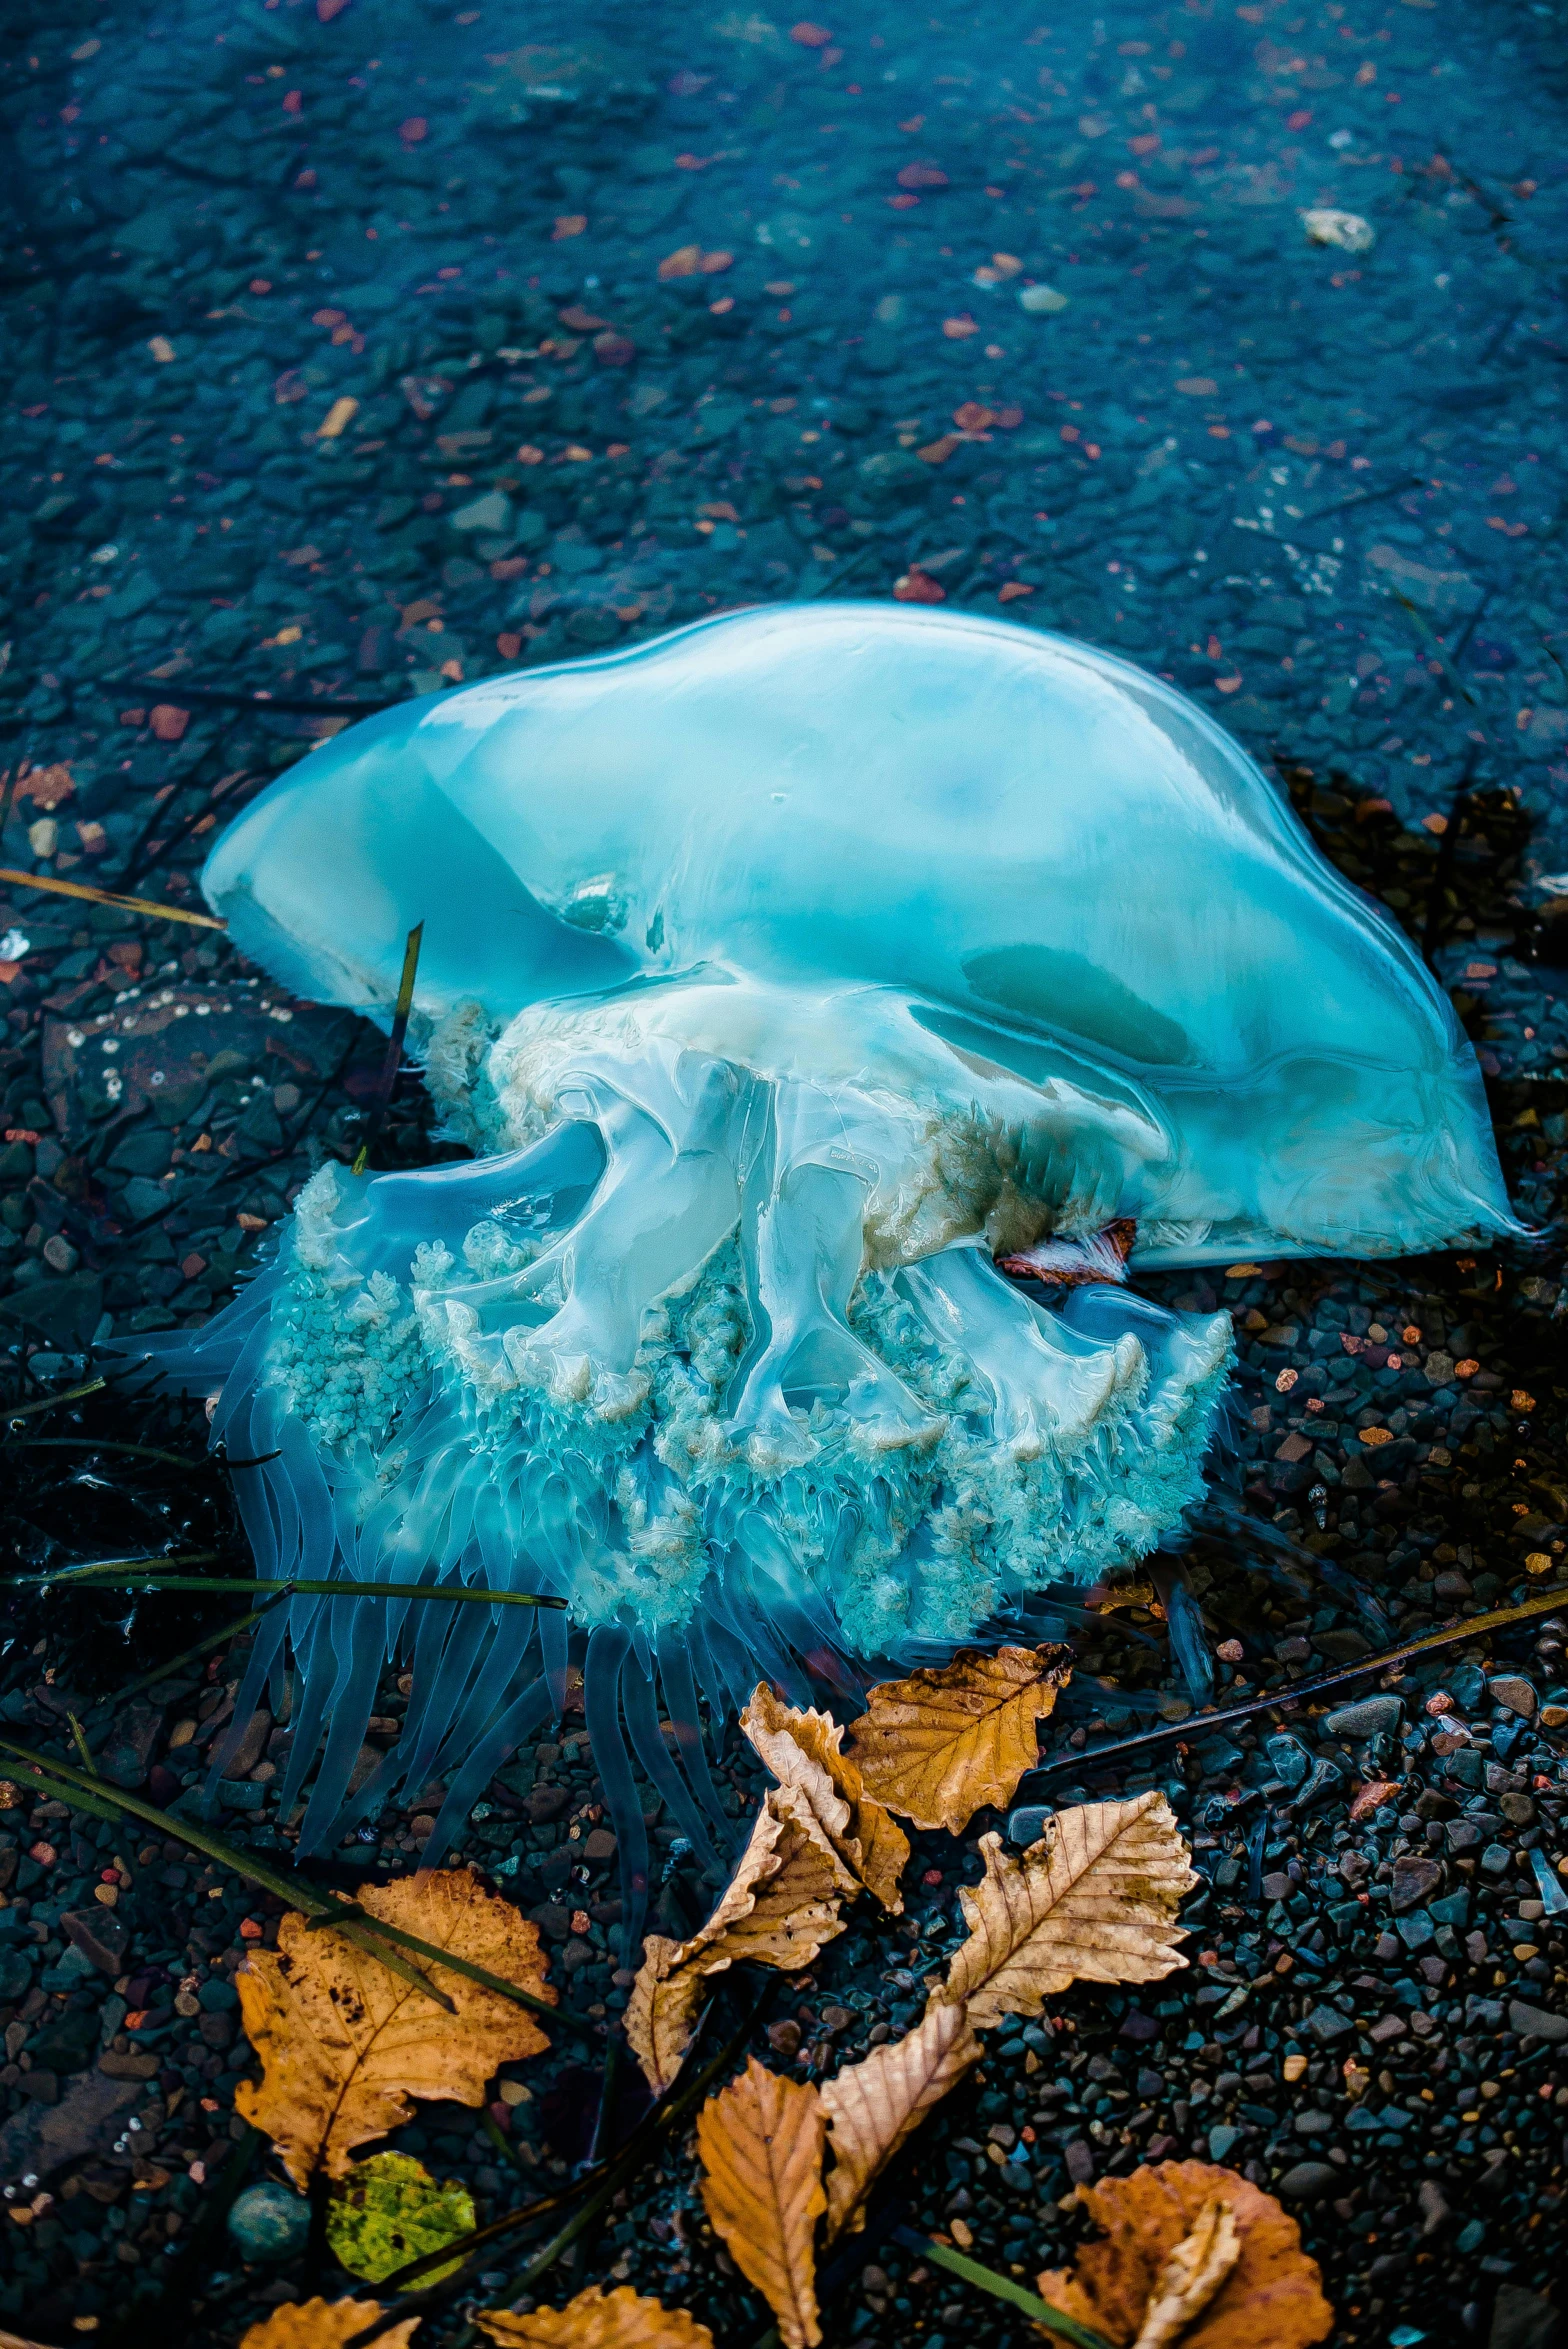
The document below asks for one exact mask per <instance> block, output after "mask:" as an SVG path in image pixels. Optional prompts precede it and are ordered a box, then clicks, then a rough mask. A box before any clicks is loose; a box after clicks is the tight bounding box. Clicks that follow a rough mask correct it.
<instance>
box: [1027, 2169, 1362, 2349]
mask: <svg viewBox="0 0 1568 2349" xmlns="http://www.w3.org/2000/svg"><path fill="white" fill-rule="evenodd" d="M1078 2199H1079V2200H1080V2202H1082V2203H1083V2204H1084V2206H1085V2207H1086V2209H1087V2210H1088V2211H1089V2213H1090V2216H1091V2217H1092V2218H1093V2219H1094V2221H1095V2223H1096V2224H1097V2225H1098V2226H1100V2227H1102V2228H1103V2229H1104V2230H1105V2240H1104V2241H1103V2242H1098V2243H1085V2244H1084V2245H1083V2246H1082V2247H1081V2249H1080V2250H1079V2252H1078V2256H1077V2260H1076V2263H1075V2265H1074V2266H1072V2267H1070V2268H1056V2269H1049V2270H1047V2272H1046V2273H1045V2274H1044V2275H1042V2276H1041V2277H1040V2278H1039V2280H1038V2287H1037V2288H1038V2290H1039V2294H1040V2297H1041V2299H1042V2300H1044V2301H1046V2302H1048V2303H1049V2305H1050V2306H1051V2307H1052V2308H1057V2309H1060V2310H1061V2312H1062V2314H1063V2315H1064V2316H1071V2317H1076V2318H1077V2320H1078V2322H1079V2323H1080V2324H1083V2325H1088V2326H1090V2327H1092V2329H1093V2330H1094V2331H1095V2332H1098V2333H1102V2334H1103V2335H1104V2336H1105V2338H1106V2339H1107V2340H1108V2341H1110V2342H1111V2343H1112V2344H1113V2345H1114V2349H1158V2345H1161V2344H1165V2343H1171V2342H1179V2343H1180V2349H1259V2345H1260V2344H1262V2343H1267V2345H1268V2349H1311V2344H1312V2343H1314V2342H1316V2341H1322V2340H1324V2339H1326V2337H1327V2336H1328V2334H1329V2333H1330V2332H1331V2331H1332V2330H1333V2324H1334V2311H1333V2310H1332V2309H1331V2308H1330V2306H1329V2304H1328V2302H1327V2301H1326V2300H1325V2299H1324V2297H1323V2293H1322V2289H1321V2278H1320V2276H1319V2274H1318V2267H1317V2262H1316V2261H1315V2260H1312V2259H1309V2258H1308V2257H1307V2255H1306V2253H1305V2252H1304V2251H1303V2250H1302V2248H1301V2230H1300V2229H1299V2227H1298V2226H1297V2225H1296V2222H1295V2220H1294V2219H1293V2218H1290V2217H1288V2216H1287V2215H1286V2213H1285V2212H1284V2211H1283V2210H1281V2208H1280V2206H1279V2204H1278V2203H1277V2202H1276V2201H1275V2199H1274V2197H1273V2195H1272V2194H1264V2193H1262V2192H1260V2190H1259V2189H1258V2188H1257V2187H1256V2186H1250V2185H1248V2183H1247V2181H1246V2179H1245V2178H1242V2177H1238V2176H1237V2174H1236V2172H1235V2171H1234V2170H1226V2169H1220V2168H1218V2167H1217V2166H1216V2165H1215V2164H1214V2163H1212V2162H1206V2161H1167V2162H1162V2163H1161V2164H1160V2165H1159V2167H1158V2168H1157V2169H1156V2168H1153V2167H1150V2166H1147V2165H1146V2166H1145V2167H1143V2168H1142V2169H1136V2170H1134V2171H1133V2172H1132V2174H1131V2176H1130V2177H1126V2178H1106V2179H1105V2180H1104V2181H1103V2182H1102V2183H1101V2184H1100V2185H1098V2186H1080V2187H1079V2189H1078ZM1216 2203H1218V2204H1220V2205H1221V2206H1222V2208H1223V2209H1224V2210H1225V2211H1227V2212H1228V2213H1229V2219H1230V2224H1231V2225H1232V2226H1233V2227H1234V2229H1235V2234H1236V2238H1237V2241H1238V2245H1239V2249H1238V2253H1237V2257H1236V2259H1235V2261H1234V2263H1233V2264H1232V2265H1230V2266H1229V2267H1228V2268H1227V2269H1225V2271H1224V2272H1223V2273H1221V2274H1220V2275H1219V2276H1218V2278H1217V2281H1216V2284H1215V2289H1214V2291H1213V2293H1212V2296H1211V2297H1209V2298H1207V2299H1206V2300H1200V2299H1199V2297H1198V2294H1197V2291H1196V2288H1195V2284H1194V2288H1193V2299H1192V2304H1191V2305H1190V2307H1189V2309H1188V2312H1187V2313H1186V2315H1185V2316H1183V2318H1182V2320H1181V2327H1180V2329H1179V2330H1178V2331H1176V2332H1170V2331H1157V2330H1156V2331H1150V2330H1148V2327H1149V2326H1150V2324H1151V2322H1154V2321H1155V2320H1156V2318H1157V2314H1158V2311H1159V2308H1160V2304H1161V2301H1162V2300H1165V2301H1167V2302H1169V2301H1170V2300H1171V2299H1172V2297H1173V2295H1174V2294H1175V2293H1176V2292H1177V2291H1179V2289H1180V2286H1179V2284H1178V2282H1177V2280H1176V2271H1177V2270H1178V2269H1182V2270H1187V2271H1190V2272H1191V2273H1192V2274H1193V2276H1194V2278H1195V2279H1196V2278H1197V2277H1201V2276H1202V2274H1203V2273H1204V2272H1205V2270H1207V2271H1208V2272H1209V2273H1211V2274H1212V2273H1213V2271H1214V2270H1215V2269H1216V2268H1217V2267H1218V2266H1219V2265H1220V2262H1221V2259H1222V2257H1223V2254H1222V2253H1221V2251H1220V2245H1221V2244H1222V2243H1223V2241H1224V2234H1223V2226H1222V2222H1220V2221H1218V2220H1216V2219H1214V2218H1213V2217H1212V2216H1210V2215H1209V2214H1210V2213H1211V2211H1212V2206H1213V2205H1214V2204H1216Z"/></svg>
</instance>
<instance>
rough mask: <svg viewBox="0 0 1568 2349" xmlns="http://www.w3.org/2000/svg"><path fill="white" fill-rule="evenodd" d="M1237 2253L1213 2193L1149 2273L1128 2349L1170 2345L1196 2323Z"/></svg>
mask: <svg viewBox="0 0 1568 2349" xmlns="http://www.w3.org/2000/svg"><path fill="white" fill-rule="evenodd" d="M1240 2257H1241V2237H1240V2235H1239V2234H1238V2233H1237V2232H1236V2216H1235V2213H1234V2211H1233V2210H1232V2209H1231V2207H1230V2204H1229V2203H1228V2202H1225V2201H1222V2200H1221V2198H1220V2196H1219V2195H1217V2194H1216V2195H1215V2196H1214V2197H1213V2199H1212V2200H1211V2201H1209V2202H1206V2203H1205V2204H1204V2206H1203V2208H1202V2209H1201V2210H1200V2211H1199V2213H1198V2216H1197V2219H1196V2221H1195V2223H1194V2225H1193V2230H1192V2233H1191V2234H1190V2235H1183V2237H1182V2239H1181V2241H1180V2242H1179V2243H1178V2244H1177V2246H1176V2248H1175V2250H1174V2251H1172V2252H1171V2253H1170V2255H1169V2256H1168V2258H1167V2259H1166V2261H1165V2264H1164V2266H1163V2267H1162V2268H1161V2269H1160V2272H1159V2274H1158V2275H1157V2276H1156V2277H1155V2279H1154V2292H1153V2295H1152V2297H1151V2299H1150V2301H1149V2305H1148V2307H1147V2308H1146V2309H1145V2311H1144V2317H1143V2323H1142V2325H1141V2326H1140V2327H1139V2329H1138V2338H1137V2340H1136V2341H1135V2342H1134V2343H1133V2349H1171V2344H1172V2343H1173V2342H1176V2341H1179V2340H1180V2339H1181V2337H1182V2335H1183V2334H1184V2333H1185V2332H1187V2331H1188V2330H1189V2329H1190V2327H1191V2326H1192V2325H1194V2324H1195V2323H1196V2322H1197V2320H1198V2318H1199V2317H1200V2316H1201V2315H1202V2314H1203V2311H1204V2310H1205V2309H1206V2308H1207V2307H1208V2305H1209V2302H1210V2301H1211V2300H1212V2299H1213V2298H1214V2295H1215V2294H1216V2292H1218V2290H1219V2288H1220V2286H1221V2285H1222V2284H1223V2283H1224V2281H1225V2278H1226V2277H1227V2276H1228V2275H1229V2274H1230V2271H1231V2269H1232V2268H1233V2267H1234V2266H1235V2264H1236V2262H1237V2260H1238V2259H1239V2258H1240Z"/></svg>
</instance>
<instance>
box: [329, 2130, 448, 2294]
mask: <svg viewBox="0 0 1568 2349" xmlns="http://www.w3.org/2000/svg"><path fill="white" fill-rule="evenodd" d="M475 2215H476V2214H475V2211H474V2201H473V2196H472V2195H471V2194H470V2193H469V2192H468V2190H467V2188H466V2187H464V2186H459V2185H457V2184H455V2183H453V2182H450V2181H449V2182H447V2183H445V2184H443V2183H442V2182H441V2181H440V2180H438V2179H436V2178H433V2177H432V2176H431V2175H430V2172H429V2171H428V2170H427V2169H426V2168H425V2166H424V2164H423V2163H422V2162H417V2161H415V2159H414V2157H413V2155H412V2154H409V2153H373V2154H372V2155H371V2156H370V2158H369V2160H368V2161H359V2162H356V2163H355V2164H354V2168H353V2172H352V2174H351V2176H350V2177H349V2178H347V2179H346V2180H345V2182H344V2183H343V2185H341V2186H340V2187H338V2188H337V2189H336V2190H335V2191H334V2193H333V2195H332V2199H331V2201H330V2202H329V2203H328V2205H327V2242H328V2245H329V2247H330V2249H331V2252H332V2256H333V2258H334V2259H335V2260H336V2261H337V2263H338V2265H339V2267H346V2268H347V2269H348V2272H349V2274H350V2275H351V2276H363V2277H365V2279H366V2280H367V2282H369V2283H372V2284H379V2283H380V2281H381V2279H382V2277H383V2276H390V2275H392V2274H394V2273H395V2271H396V2270H397V2269H398V2268H400V2267H406V2266H407V2265H408V2263H409V2261H410V2260H412V2259H422V2258H425V2257H426V2256H427V2255H428V2254H429V2253H430V2252H432V2251H439V2250H440V2249H441V2247H442V2245H443V2244H445V2243H455V2242H457V2241H458V2239H459V2238H460V2237H461V2236H464V2235H469V2234H472V2232H473V2229H474V2220H475ZM461 2264H462V2263H461V2261H459V2260H455V2259H454V2260H451V2261H450V2262H449V2263H448V2264H447V2265H446V2266H445V2267H440V2268H437V2269H435V2270H434V2271H433V2272H432V2273H430V2274H427V2275H426V2276H425V2277H424V2279H423V2281H424V2282H425V2283H427V2284H434V2283H439V2282H440V2280H441V2278H442V2277H443V2276H449V2275H452V2274H454V2273H455V2271H456V2270H457V2268H458V2267H459V2266H460V2265H461Z"/></svg>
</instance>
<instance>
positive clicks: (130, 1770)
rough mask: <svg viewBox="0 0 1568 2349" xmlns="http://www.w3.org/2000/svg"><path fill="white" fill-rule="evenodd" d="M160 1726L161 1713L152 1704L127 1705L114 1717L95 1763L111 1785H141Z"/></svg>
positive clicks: (161, 1724)
mask: <svg viewBox="0 0 1568 2349" xmlns="http://www.w3.org/2000/svg"><path fill="white" fill-rule="evenodd" d="M162 1727H163V1714H162V1712H161V1711H158V1710H155V1709H154V1707H153V1706H151V1705H127V1706H126V1707H125V1709H124V1710H123V1711H122V1712H117V1713H116V1714H115V1717H114V1727H113V1729H112V1730H111V1731H110V1733H109V1737H108V1740H107V1742H106V1743H105V1745H104V1749H103V1752H102V1753H101V1754H100V1756H99V1758H98V1767H99V1769H100V1771H101V1772H102V1774H103V1776H104V1777H105V1778H108V1779H110V1780H111V1781H112V1782H113V1784H114V1785H116V1786H123V1787H126V1788H132V1787H137V1786H140V1785H142V1783H143V1782H144V1781H145V1779H146V1776H147V1770H148V1766H149V1764H150V1763H151V1761H152V1749H153V1747H154V1746H155V1745H156V1743H157V1741H158V1733H159V1731H160V1730H161V1729H162Z"/></svg>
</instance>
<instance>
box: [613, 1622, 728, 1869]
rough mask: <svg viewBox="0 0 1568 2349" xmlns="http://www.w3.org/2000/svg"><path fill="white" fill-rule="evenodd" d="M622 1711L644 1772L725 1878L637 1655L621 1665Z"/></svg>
mask: <svg viewBox="0 0 1568 2349" xmlns="http://www.w3.org/2000/svg"><path fill="white" fill-rule="evenodd" d="M621 1711H622V1713H623V1715H624V1716H625V1721H626V1727H627V1730H628V1732H629V1734H630V1737H631V1741H632V1751H633V1752H634V1753H635V1754H636V1756H637V1759H638V1761H639V1762H640V1763H641V1764H642V1767H643V1772H644V1775H645V1776H646V1777H647V1779H648V1781H649V1783H650V1785H652V1786H653V1787H654V1788H655V1789H656V1791H657V1792H658V1793H659V1794H660V1795H662V1797H663V1798H664V1800H665V1802H667V1803H668V1805H669V1807H670V1809H671V1811H672V1812H673V1813H674V1815H675V1817H676V1819H677V1820H678V1821H679V1823H680V1829H681V1833H682V1834H683V1835H684V1836H686V1838H687V1839H688V1841H689V1842H690V1843H691V1845H692V1848H693V1850H694V1851H695V1852H696V1854H697V1857H698V1858H699V1860H700V1861H701V1862H702V1865H703V1867H704V1869H705V1870H706V1871H707V1872H708V1873H710V1874H711V1875H712V1876H713V1877H714V1878H715V1879H718V1878H721V1877H722V1876H723V1874H724V1864H723V1862H722V1861H721V1860H720V1858H719V1855H718V1853H717V1852H716V1851H715V1850H714V1848H713V1839H712V1837H711V1836H710V1835H709V1833H708V1826H707V1822H706V1820H705V1819H704V1818H703V1816H702V1813H701V1811H700V1810H699V1809H698V1808H697V1805H696V1803H695V1802H694V1801H693V1799H692V1795H691V1791H690V1789H689V1788H688V1786H687V1784H686V1781H685V1779H684V1778H683V1777H682V1775H681V1773H680V1771H679V1770H678V1769H677V1767H676V1765H675V1762H674V1760H673V1759H672V1757H671V1755H670V1752H669V1749H668V1748H667V1747H666V1745H665V1742H664V1735H663V1732H662V1731H661V1729H660V1727H659V1711H658V1707H657V1705H656V1704H655V1703H654V1697H653V1682H652V1679H651V1677H650V1676H649V1674H648V1673H647V1672H646V1671H644V1670H643V1669H642V1668H641V1666H640V1664H639V1662H638V1659H637V1658H636V1657H635V1656H630V1655H629V1656H628V1657H627V1659H626V1661H625V1663H624V1664H623V1665H622V1667H621Z"/></svg>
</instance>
